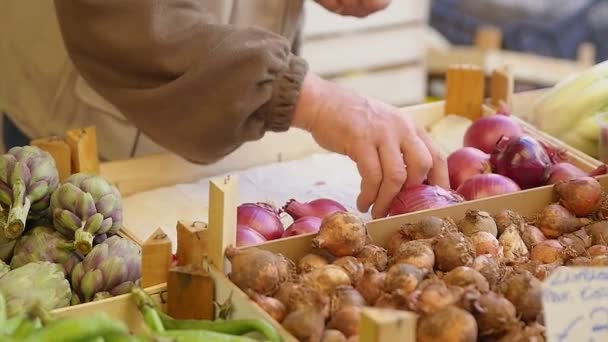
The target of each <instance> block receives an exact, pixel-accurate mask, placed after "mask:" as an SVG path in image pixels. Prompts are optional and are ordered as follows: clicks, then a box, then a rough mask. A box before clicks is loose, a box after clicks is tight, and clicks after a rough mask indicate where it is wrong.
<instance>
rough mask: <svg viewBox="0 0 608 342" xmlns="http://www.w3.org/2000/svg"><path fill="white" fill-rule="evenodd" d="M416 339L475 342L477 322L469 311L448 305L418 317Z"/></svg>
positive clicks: (435, 341)
mask: <svg viewBox="0 0 608 342" xmlns="http://www.w3.org/2000/svg"><path fill="white" fill-rule="evenodd" d="M416 341H417V342H437V341H445V342H476V341H477V322H476V321H475V318H474V317H473V315H471V314H470V313H469V312H467V311H465V310H463V309H460V308H458V307H456V306H448V307H445V308H443V309H442V310H440V311H438V312H436V313H434V314H432V315H425V316H422V317H420V318H419V319H418V326H417V328H416Z"/></svg>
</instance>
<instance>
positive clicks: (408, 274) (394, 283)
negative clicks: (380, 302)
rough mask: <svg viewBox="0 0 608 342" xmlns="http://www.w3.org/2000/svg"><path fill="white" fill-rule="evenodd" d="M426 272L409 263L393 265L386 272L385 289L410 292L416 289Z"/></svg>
mask: <svg viewBox="0 0 608 342" xmlns="http://www.w3.org/2000/svg"><path fill="white" fill-rule="evenodd" d="M425 275H426V272H425V271H424V270H421V269H419V268H418V267H415V266H412V265H407V264H396V265H393V266H391V267H390V268H389V269H388V271H387V272H386V279H385V280H384V291H385V292H389V293H390V292H393V291H401V292H402V293H404V294H409V293H411V292H412V291H414V290H415V289H416V287H417V286H418V284H419V283H420V282H421V281H422V279H423V278H424V276H425Z"/></svg>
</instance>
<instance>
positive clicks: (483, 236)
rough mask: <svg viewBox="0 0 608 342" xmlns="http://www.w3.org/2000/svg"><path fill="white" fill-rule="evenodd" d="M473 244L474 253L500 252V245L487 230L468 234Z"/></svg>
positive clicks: (495, 254)
mask: <svg viewBox="0 0 608 342" xmlns="http://www.w3.org/2000/svg"><path fill="white" fill-rule="evenodd" d="M470 239H471V242H473V246H475V255H477V256H480V255H485V254H488V255H492V256H497V255H499V254H501V251H502V250H501V247H500V244H499V243H498V239H496V238H495V237H494V235H492V234H490V233H488V232H477V233H475V234H473V235H471V236H470Z"/></svg>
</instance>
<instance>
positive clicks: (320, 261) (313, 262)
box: [298, 253, 329, 273]
mask: <svg viewBox="0 0 608 342" xmlns="http://www.w3.org/2000/svg"><path fill="white" fill-rule="evenodd" d="M328 263H329V262H328V261H327V259H325V258H324V257H322V256H320V255H318V254H312V253H311V254H306V255H305V256H303V257H302V259H300V261H299V262H298V271H299V272H300V273H308V272H310V271H312V270H314V269H317V268H321V267H323V266H325V265H327V264H328Z"/></svg>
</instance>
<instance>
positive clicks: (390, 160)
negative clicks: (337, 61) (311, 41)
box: [293, 74, 449, 218]
mask: <svg viewBox="0 0 608 342" xmlns="http://www.w3.org/2000/svg"><path fill="white" fill-rule="evenodd" d="M293 126H295V127H298V128H302V129H305V130H307V131H309V132H311V134H312V136H313V137H314V138H315V140H316V141H317V143H319V145H321V146H322V147H324V148H326V149H328V150H330V151H333V152H337V153H341V154H344V155H347V156H349V157H350V158H351V159H352V160H353V161H355V163H356V164H357V168H358V170H359V173H360V174H361V178H362V180H361V193H360V195H359V197H358V199H357V208H358V209H359V210H360V211H362V212H367V211H368V210H369V208H370V207H371V206H372V205H373V208H372V212H371V214H372V216H373V217H374V218H378V217H384V216H386V215H387V213H388V210H389V207H390V205H391V202H392V201H393V199H394V198H395V196H396V195H397V194H398V193H399V191H400V190H401V188H402V187H403V186H406V187H410V186H414V185H418V184H422V183H423V182H425V181H427V182H428V183H429V184H431V185H438V186H441V187H444V188H449V179H448V172H447V163H446V160H445V158H444V156H443V155H442V154H441V152H440V151H439V149H438V148H437V147H436V146H435V144H434V142H433V141H432V140H431V138H430V137H429V136H428V135H427V134H426V132H424V131H423V130H422V129H420V128H418V127H416V126H415V124H414V122H412V120H411V119H410V118H408V117H407V116H405V115H403V113H400V112H399V110H398V109H397V108H395V107H392V106H390V105H387V104H384V103H381V102H378V101H375V100H372V99H369V98H365V97H362V96H359V95H357V94H355V93H353V92H350V91H348V90H346V89H343V88H340V87H339V86H337V85H335V84H333V83H331V82H328V81H325V80H322V79H320V78H319V77H317V76H315V75H312V74H309V75H307V76H306V79H305V81H304V84H303V86H302V90H301V94H300V99H299V101H298V104H297V106H296V111H295V116H294V120H293Z"/></svg>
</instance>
